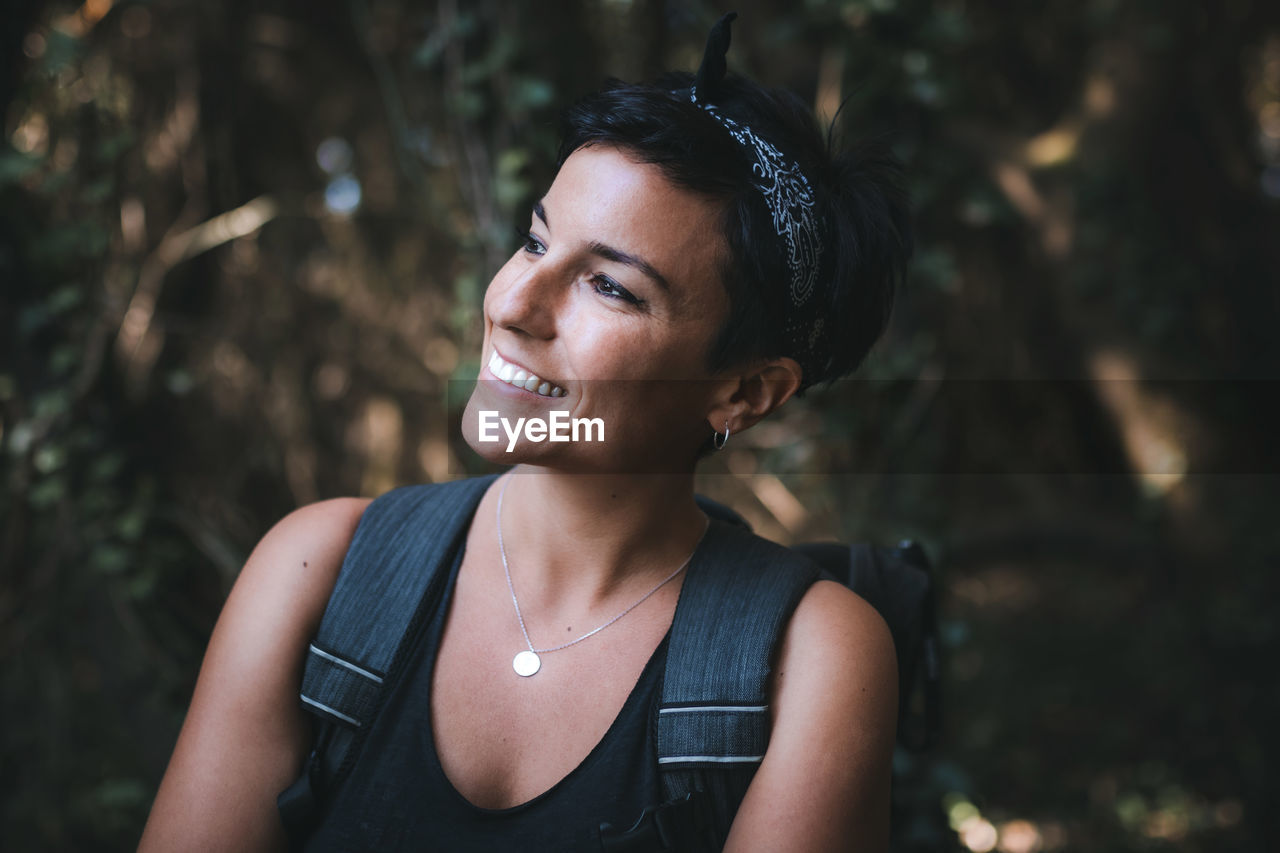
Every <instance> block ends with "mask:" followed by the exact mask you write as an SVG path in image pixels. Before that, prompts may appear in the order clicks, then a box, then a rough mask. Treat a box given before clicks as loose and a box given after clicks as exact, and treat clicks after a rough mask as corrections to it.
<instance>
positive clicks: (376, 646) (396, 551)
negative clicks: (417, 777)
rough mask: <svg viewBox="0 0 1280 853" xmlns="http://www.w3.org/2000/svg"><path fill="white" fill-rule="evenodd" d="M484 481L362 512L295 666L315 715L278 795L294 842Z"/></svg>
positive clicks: (396, 497)
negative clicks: (299, 762)
mask: <svg viewBox="0 0 1280 853" xmlns="http://www.w3.org/2000/svg"><path fill="white" fill-rule="evenodd" d="M493 480H494V477H493V476H489V477H478V478H474V479H467V480H459V481H456V482H452V483H441V484H430V485H422V486H407V487H405V488H400V489H395V490H394V491H391V492H387V493H386V494H385V495H382V496H381V497H379V498H378V499H376V500H375V501H373V502H372V503H371V504H369V506H368V507H367V508H366V509H365V511H364V515H363V516H362V517H361V519H360V524H359V525H358V526H357V528H356V533H355V536H354V537H353V538H352V540H351V546H350V547H349V549H348V550H347V555H346V558H345V559H344V560H343V563H342V570H341V572H340V573H339V575H338V581H337V584H336V586H335V587H334V590H333V595H332V596H331V597H330V598H329V604H328V606H327V607H326V608H325V612H324V617H323V618H322V620H321V622H320V628H319V630H318V631H317V632H316V636H315V639H314V640H313V641H312V642H311V645H310V647H309V648H308V651H307V658H306V663H305V668H304V670H303V675H302V690H301V693H300V700H301V702H302V706H303V708H304V709H305V710H306V711H308V712H310V713H311V714H313V715H314V716H315V717H316V718H317V729H316V739H315V747H314V749H313V750H312V753H311V755H310V757H309V758H308V759H307V764H306V768H305V770H304V772H303V774H302V776H301V777H300V778H299V779H298V780H297V781H296V782H294V784H293V785H291V786H290V787H289V788H288V789H286V790H285V791H284V792H283V793H282V794H281V795H280V796H279V797H278V798H277V805H278V807H279V809H280V814H281V818H282V819H283V820H284V822H285V825H286V828H287V830H288V834H289V836H290V838H292V839H294V840H295V842H298V841H300V840H302V839H303V838H305V836H306V835H307V834H309V833H310V831H311V830H312V829H313V828H314V826H315V824H316V822H317V821H318V819H319V815H320V812H319V807H320V805H321V801H322V800H323V797H324V796H325V794H326V793H327V792H328V791H331V790H332V789H333V787H334V786H335V785H336V784H337V783H338V781H340V779H341V778H342V777H343V776H344V775H345V774H346V773H347V772H348V770H349V769H350V767H351V765H352V764H354V762H355V759H356V757H357V756H358V755H359V753H360V748H361V747H362V745H363V743H364V738H365V736H366V735H367V733H368V730H369V727H370V725H371V724H372V722H373V720H374V718H375V717H376V716H377V713H378V711H379V710H380V709H381V707H382V702H383V698H384V695H385V692H386V691H385V689H384V688H386V687H387V686H389V685H390V684H392V683H394V680H395V678H396V677H397V676H398V675H399V670H400V668H401V665H402V661H403V658H404V657H405V654H406V653H407V650H408V649H410V648H412V645H413V643H414V641H415V638H416V636H417V634H418V632H419V630H420V629H421V623H422V622H423V619H422V618H421V616H422V614H423V613H425V612H427V611H428V610H429V609H430V605H431V604H432V602H434V601H435V600H436V599H437V598H438V597H439V594H440V592H441V591H442V588H443V583H442V580H443V578H444V577H445V576H446V575H447V573H448V568H449V562H450V560H451V559H452V558H453V557H454V556H455V555H456V553H457V548H458V547H460V546H461V544H462V542H463V540H464V538H465V536H466V532H467V529H468V526H469V525H468V523H467V522H468V521H469V520H470V519H471V517H472V516H473V515H474V514H475V510H476V507H477V505H478V504H479V502H480V498H481V497H482V496H483V495H484V493H485V490H486V489H487V488H488V487H489V485H490V484H491V483H492V482H493Z"/></svg>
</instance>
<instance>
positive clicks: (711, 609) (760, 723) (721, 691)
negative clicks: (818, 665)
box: [657, 519, 819, 849]
mask: <svg viewBox="0 0 1280 853" xmlns="http://www.w3.org/2000/svg"><path fill="white" fill-rule="evenodd" d="M707 537H708V541H707V542H706V543H705V547H703V548H702V549H700V550H699V552H698V554H697V555H696V556H695V558H694V561H693V562H692V563H691V564H690V566H689V570H688V576H687V577H686V578H685V581H684V587H683V589H682V590H681V592H680V601H679V604H678V605H677V606H676V612H675V617H674V620H673V622H672V625H671V641H670V645H669V646H668V650H667V663H666V673H665V677H664V680H663V685H662V698H661V703H660V704H659V707H658V722H657V725H658V729H657V747H658V765H659V769H660V770H661V771H662V772H661V776H662V785H663V789H664V793H665V794H666V797H667V799H668V801H679V800H686V799H689V798H690V797H691V796H692V795H697V796H699V797H701V798H702V799H703V800H704V802H703V805H702V806H701V808H702V809H703V810H704V816H703V817H704V820H702V821H700V823H702V824H705V825H708V826H709V829H710V831H711V832H713V833H714V834H715V837H716V838H717V839H718V843H717V844H716V845H715V849H719V846H722V845H723V843H724V839H725V838H726V837H727V835H728V831H729V826H730V824H731V823H732V822H733V817H734V815H735V814H736V812H737V809H738V804H739V803H740V802H741V800H742V797H743V795H744V794H745V793H746V789H747V786H748V785H749V784H750V782H751V778H752V777H753V776H754V775H755V771H756V768H757V767H758V766H759V764H760V762H761V760H762V759H763V758H764V753H765V749H766V748H767V746H768V743H769V728H770V718H769V697H768V686H769V685H768V680H769V674H770V672H771V670H772V664H773V661H772V656H773V653H774V650H775V648H776V646H777V643H778V640H779V638H780V636H781V634H782V631H783V629H784V628H785V626H786V623H787V620H788V619H790V617H791V613H792V611H794V610H795V607H796V605H797V604H798V603H799V601H800V598H801V597H802V596H803V595H804V593H805V591H806V590H808V589H809V586H810V585H811V584H812V583H813V582H814V581H815V580H816V579H817V578H818V574H819V570H818V567H817V566H815V565H814V564H813V563H811V562H810V561H809V560H807V559H806V558H804V557H803V556H801V555H799V554H796V553H795V552H793V551H791V550H789V549H787V548H784V547H782V546H781V545H778V544H776V543H773V542H770V541H768V540H766V539H761V538H760V537H758V536H755V535H753V534H752V533H751V532H750V531H749V530H747V529H746V528H745V527H743V526H739V525H737V524H734V523H731V522H726V521H722V520H718V519H717V520H713V521H712V522H711V527H710V528H709V529H708V531H707ZM699 792H701V793H700V794H699Z"/></svg>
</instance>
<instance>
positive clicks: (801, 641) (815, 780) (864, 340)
mask: <svg viewBox="0 0 1280 853" xmlns="http://www.w3.org/2000/svg"><path fill="white" fill-rule="evenodd" d="M730 20H732V16H726V18H725V19H723V20H722V21H721V22H720V23H719V24H717V27H716V29H714V30H713V32H712V38H711V39H710V41H709V43H708V53H707V57H706V58H705V59H704V61H703V66H702V68H701V69H700V70H699V73H698V76H697V78H696V79H694V78H693V77H692V76H691V75H673V76H671V77H668V78H665V79H664V80H662V81H660V82H659V83H658V84H656V85H653V86H622V85H616V86H614V87H612V88H610V89H608V90H606V91H604V92H602V93H599V94H597V95H595V96H592V97H589V98H587V99H586V100H585V101H583V102H582V103H580V104H578V105H577V106H576V107H575V108H574V109H573V110H571V111H570V113H569V115H568V120H567V133H566V136H565V140H564V143H563V146H562V153H561V165H560V168H559V171H558V173H557V175H556V178H555V180H554V182H553V183H552V185H551V187H550V189H549V190H548V192H547V193H546V195H545V196H544V197H543V198H542V199H541V200H540V201H539V202H538V203H537V204H536V205H535V206H534V210H533V214H532V217H531V221H530V226H529V230H528V232H527V234H526V235H525V237H524V242H523V245H522V246H521V248H520V249H518V250H517V252H516V254H515V255H514V256H513V257H512V258H511V260H510V261H509V262H508V263H507V264H506V265H505V266H504V267H503V268H502V270H501V271H499V273H498V274H497V275H496V277H495V278H494V280H493V282H492V284H491V285H490V286H489V289H488V291H487V293H486V296H485V303H484V322H485V335H484V349H483V359H484V362H485V363H486V365H487V366H486V368H485V369H484V370H483V372H482V374H481V377H480V381H478V382H477V385H476V389H475V392H474V394H473V396H472V399H471V402H470V404H469V405H468V409H467V415H466V418H465V422H466V427H465V428H466V431H467V436H468V440H469V442H470V443H471V444H472V446H473V447H474V448H475V449H476V450H477V452H479V453H480V454H481V455H483V456H485V457H487V458H489V459H491V460H493V461H497V462H504V463H514V464H516V465H517V466H518V467H517V468H516V469H515V472H514V473H521V472H533V471H536V472H537V473H538V474H539V476H514V473H513V474H508V475H505V476H503V477H501V478H500V479H498V480H496V481H495V482H494V483H493V485H492V486H491V487H489V488H488V489H487V491H485V493H484V494H483V497H481V498H480V499H479V505H478V507H477V508H476V509H475V512H474V515H472V516H471V518H470V524H469V527H467V528H466V530H465V546H464V547H463V548H461V549H460V550H459V552H458V553H457V554H456V556H451V557H450V559H449V561H447V562H449V563H450V569H449V571H450V575H449V579H448V592H447V593H446V594H445V599H444V600H443V601H442V603H441V604H440V606H438V607H437V608H435V610H434V612H432V613H430V614H428V616H429V622H428V624H427V627H426V629H425V630H424V631H423V632H422V639H421V640H420V642H418V643H417V645H416V646H415V647H414V649H413V653H412V655H411V656H410V657H409V658H408V660H407V662H406V664H405V668H404V672H403V675H402V676H401V677H399V678H398V679H397V684H396V686H395V689H394V690H393V691H392V692H391V695H389V697H388V698H387V700H386V703H385V705H384V706H383V707H382V709H381V711H380V713H379V714H378V716H377V719H376V722H375V723H374V724H373V728H372V729H371V730H370V731H369V735H368V737H369V739H368V741H367V743H366V745H365V748H364V751H363V752H362V753H361V754H360V757H359V760H358V761H357V762H356V763H355V766H354V767H353V768H352V770H351V772H350V775H348V776H347V777H346V778H345V781H344V782H343V783H342V784H341V786H340V787H339V789H338V790H337V791H334V792H332V796H331V797H330V798H329V800H328V806H329V809H328V813H327V814H326V815H325V816H324V818H323V820H322V821H321V824H320V826H319V827H318V828H317V829H316V832H315V834H314V835H313V836H312V838H311V841H310V847H309V849H398V848H404V849H442V850H471V849H551V850H580V849H581V850H587V849H594V850H598V849H600V837H599V827H600V824H601V823H613V824H615V825H621V826H626V825H630V824H631V823H632V822H634V821H635V820H636V819H637V818H638V817H639V816H640V813H641V812H642V811H643V810H644V809H645V808H647V807H650V806H654V805H656V803H655V802H654V798H655V797H656V796H657V794H656V787H655V782H654V780H655V779H656V774H657V768H656V766H655V763H656V762H655V759H654V756H653V747H652V730H653V728H654V717H655V709H654V701H655V699H654V697H655V696H656V695H657V690H658V689H659V685H660V682H661V676H662V664H663V659H664V655H665V651H666V645H667V644H666V640H665V639H664V638H665V637H666V636H667V633H668V630H669V628H670V626H671V624H672V618H673V613H674V612H675V608H676V603H677V600H678V599H679V596H680V592H681V588H682V584H683V582H684V579H685V577H686V573H685V571H684V570H685V567H686V566H688V565H690V563H691V557H692V556H693V555H694V553H695V551H696V550H698V549H699V547H700V543H704V544H705V542H706V540H704V533H705V532H706V530H707V529H708V524H709V522H708V519H707V517H706V516H705V515H704V514H703V512H702V511H701V510H700V509H699V508H698V506H697V504H696V503H695V502H694V497H693V475H694V468H695V466H696V463H697V461H698V459H699V458H700V457H701V456H702V455H703V454H705V453H706V452H708V450H709V449H710V448H711V447H712V446H716V447H719V446H723V443H724V442H726V441H728V440H730V438H731V437H732V436H733V435H734V434H736V433H739V432H741V431H742V430H745V429H748V428H750V427H751V426H752V425H753V424H755V423H756V422H757V421H759V420H760V419H761V418H763V417H765V416H766V415H768V414H769V413H770V412H772V411H773V410H775V409H776V408H778V407H779V406H781V405H782V404H783V403H785V402H786V401H787V399H788V398H790V397H791V396H792V395H793V394H795V393H796V392H797V391H800V390H802V389H803V388H805V387H808V386H809V385H812V384H813V383H815V382H819V381H823V380H828V379H831V378H834V377H836V376H838V375H841V374H842V373H846V372H848V371H850V370H852V369H853V368H854V367H855V366H856V364H857V362H858V361H860V360H861V358H862V357H863V355H864V354H865V353H866V351H867V349H868V348H869V347H870V345H871V343H872V342H873V341H874V339H875V338H876V337H877V336H878V335H879V333H880V331H881V330H882V328H883V325H884V322H885V318H886V315H887V309H888V304H889V300H890V298H891V291H892V286H893V284H894V282H895V280H896V279H897V278H898V277H899V276H900V274H901V272H902V269H903V265H904V263H905V259H906V256H907V254H908V253H909V242H910V241H909V236H908V234H907V226H906V214H905V204H904V200H903V198H902V196H901V194H900V193H899V192H898V189H897V186H898V185H897V179H898V174H897V172H896V170H895V168H894V167H893V165H892V164H891V163H889V161H887V160H884V159H876V158H872V157H855V156H841V157H835V158H833V157H832V156H831V155H830V153H829V152H828V151H827V150H826V149H825V146H824V145H823V142H822V139H821V137H820V135H819V133H818V132H817V130H816V128H815V127H814V123H813V120H812V116H811V115H810V114H808V113H807V111H805V110H804V108H803V107H802V106H800V105H799V104H798V103H797V102H796V101H795V100H794V99H791V98H789V97H786V96H783V95H779V94H776V93H773V92H769V91H767V90H764V89H762V88H761V87H759V86H757V85H755V84H753V83H750V82H748V81H745V80H742V79H739V78H735V77H732V76H730V77H725V74H724V53H725V51H726V50H727V47H728V25H729V21H730ZM552 410H560V411H567V412H569V413H570V415H571V416H572V417H574V418H584V419H599V420H600V421H601V422H602V423H603V425H604V433H605V434H604V440H602V441H585V440H580V441H577V442H572V441H570V442H552V441H546V440H543V441H536V440H532V439H531V438H530V437H529V435H528V433H521V434H520V435H519V436H517V437H516V438H515V439H514V440H512V441H508V437H507V435H506V434H502V435H501V440H499V441H486V440H482V435H483V433H482V431H481V429H480V428H479V427H480V422H481V418H482V417H485V418H491V417H492V415H493V414H494V413H496V414H497V415H500V416H501V417H502V418H505V419H507V421H508V422H509V423H515V422H517V420H518V419H519V418H525V419H526V421H527V419H530V418H542V419H547V418H548V413H549V412H550V411H552ZM485 413H489V414H485ZM368 504H369V502H368V501H364V500H356V499H343V500H333V501H326V502H322V503H319V504H315V505H312V506H309V507H304V508H303V509H300V510H298V511H296V512H294V513H293V514H291V515H290V516H288V517H287V518H285V519H284V520H283V521H281V522H280V523H279V524H278V525H277V526H276V527H275V528H273V529H272V530H271V531H270V532H269V533H268V534H267V536H266V537H265V538H264V539H263V541H262V542H261V543H260V544H259V545H258V547H257V548H256V549H255V550H254V552H253V554H252V556H251V557H250V559H249V561H248V563H247V564H246V566H245V568H244V570H243V572H242V574H241V576H240V578H239V580H238V581H237V583H236V585H235V588H234V589H233V591H232V593H231V596H230V598H229V599H228V601H227V604H226V607H225V608H224V610H223V613H222V616H221V617H220V619H219V621H218V624H217V627H216V628H215V631H214V634H213V637H212V639H211V641H210V645H209V650H208V653H207V655H206V658H205V662H204V666H203V668H202V670H201V674H200V678H199V681H198V683H197V686H196V691H195V695H194V698H193V700H192V704H191V711H190V713H189V715H188V718H187V721H186V724H185V725H184V727H183V730H182V734H181V736H180V737H179V740H178V744H177V747H176V749H175V752H174V756H173V759H172V761H171V763H170V766H169V769H168V772H167V773H166V775H165V779H164V781H163V783H162V785H161V788H160V791H159V794H158V795H157V798H156V802H155V805H154V807H153V810H152V815H151V819H150V821H149V823H148V826H147V829H146V832H145V833H144V836H143V839H142V849H143V850H173V849H201V850H204V849H208V850H223V849H225V850H251V849H272V848H275V847H279V846H281V845H282V844H284V842H285V838H284V834H283V829H282V826H281V822H280V819H279V816H278V814H277V812H276V796H277V794H279V793H280V792H281V791H282V790H283V789H285V788H286V787H287V786H289V785H290V783H291V782H293V781H294V779H295V778H296V777H297V776H298V774H299V772H300V769H301V767H302V764H303V761H304V757H305V756H306V754H307V752H308V750H309V748H310V746H311V743H310V737H311V735H310V728H309V725H308V722H307V719H306V717H305V714H304V713H303V712H301V711H300V710H298V702H297V696H298V691H299V682H300V679H301V667H302V660H303V657H304V655H305V653H306V649H307V646H308V642H309V640H310V639H311V638H312V637H313V636H314V634H315V632H316V630H317V626H318V625H319V622H320V618H321V615H322V614H323V612H324V609H325V606H326V602H327V600H328V598H329V596H330V593H331V592H332V590H333V588H334V584H335V581H336V578H337V576H338V574H339V569H340V568H341V567H342V564H343V560H344V556H345V555H346V554H347V551H348V548H349V546H350V545H351V542H352V537H353V535H354V534H355V532H356V531H357V528H358V526H359V525H360V523H361V519H362V515H363V514H364V512H365V510H366V507H367V506H368ZM708 547H710V546H708ZM702 556H704V555H702V554H699V557H702ZM692 563H693V564H694V565H695V566H696V565H697V563H698V560H697V559H694V560H692ZM896 678H897V676H896V668H895V661H894V653H893V646H892V640H891V638H890V636H889V632H888V630H887V628H886V627H885V625H884V623H883V622H882V620H881V619H880V617H879V616H878V615H877V614H876V613H875V611H874V610H873V609H872V608H871V607H870V606H869V605H867V604H866V603H865V602H864V601H862V600H861V599H860V598H858V597H857V596H856V595H854V594H853V593H851V592H850V591H848V590H847V589H845V588H844V587H841V586H839V585H837V584H835V583H831V582H826V581H819V582H817V583H814V584H813V585H812V586H811V587H809V588H808V589H807V591H806V592H804V594H803V597H802V598H801V599H800V601H799V604H798V605H797V606H796V608H795V610H794V613H793V614H792V616H791V618H790V620H789V622H787V625H786V628H785V633H784V634H783V637H782V642H781V644H780V647H779V648H777V649H776V650H775V655H774V667H773V675H772V680H771V682H770V685H769V691H770V695H769V700H770V702H769V705H770V709H769V714H770V717H771V720H772V732H771V735H770V738H769V741H768V748H767V752H765V754H764V758H763V761H761V762H760V764H759V768H758V770H756V771H755V773H754V777H752V778H751V781H750V786H749V788H748V789H747V790H746V795H745V797H744V798H743V800H742V802H741V806H740V808H739V809H738V811H737V815H736V818H734V820H733V822H732V828H731V831H730V832H729V833H728V838H727V840H726V841H725V849H727V850H738V851H744V850H805V851H825V850H849V849H856V850H883V849H884V848H885V846H886V843H887V836H888V793H889V775H890V760H891V755H892V745H893V740H894V721H895V717H896Z"/></svg>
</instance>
